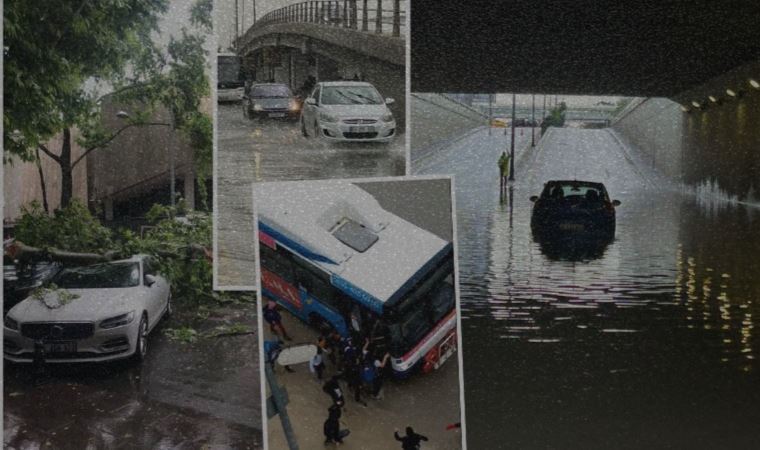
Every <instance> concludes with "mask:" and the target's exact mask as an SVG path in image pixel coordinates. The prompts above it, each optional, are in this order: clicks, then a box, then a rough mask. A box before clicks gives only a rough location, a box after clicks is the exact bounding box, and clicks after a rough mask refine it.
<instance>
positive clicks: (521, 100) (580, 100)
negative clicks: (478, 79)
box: [494, 94, 625, 108]
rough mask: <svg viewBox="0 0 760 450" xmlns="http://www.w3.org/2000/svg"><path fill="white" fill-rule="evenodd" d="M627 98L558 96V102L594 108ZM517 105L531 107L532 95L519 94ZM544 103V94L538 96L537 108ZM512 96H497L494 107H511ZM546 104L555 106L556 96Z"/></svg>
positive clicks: (547, 99)
mask: <svg viewBox="0 0 760 450" xmlns="http://www.w3.org/2000/svg"><path fill="white" fill-rule="evenodd" d="M621 98H625V97H620V96H591V95H557V102H558V103H559V102H565V103H566V104H567V106H569V107H581V108H582V107H593V106H597V104H598V103H599V102H607V103H612V104H613V105H614V104H616V103H617V101H618V100H620V99H621ZM516 100H517V102H516V103H517V105H518V106H525V107H529V106H531V103H532V96H531V95H530V94H518V95H517V99H516ZM543 102H544V95H543V94H536V108H541V107H542V105H543ZM511 104H512V94H496V96H495V98H494V105H511ZM546 104H547V105H554V95H546Z"/></svg>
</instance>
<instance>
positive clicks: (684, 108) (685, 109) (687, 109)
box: [681, 105, 689, 113]
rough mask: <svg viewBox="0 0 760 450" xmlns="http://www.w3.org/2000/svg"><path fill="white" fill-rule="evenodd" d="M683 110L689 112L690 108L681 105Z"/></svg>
mask: <svg viewBox="0 0 760 450" xmlns="http://www.w3.org/2000/svg"><path fill="white" fill-rule="evenodd" d="M681 111H683V112H685V113H687V112H689V108H687V107H685V106H683V105H681Z"/></svg>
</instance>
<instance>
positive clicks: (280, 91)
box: [251, 84, 292, 98]
mask: <svg viewBox="0 0 760 450" xmlns="http://www.w3.org/2000/svg"><path fill="white" fill-rule="evenodd" d="M291 96H292V94H291V93H290V89H289V88H288V87H287V86H285V85H284V84H273V85H261V86H254V87H252V88H251V97H253V98H287V97H291Z"/></svg>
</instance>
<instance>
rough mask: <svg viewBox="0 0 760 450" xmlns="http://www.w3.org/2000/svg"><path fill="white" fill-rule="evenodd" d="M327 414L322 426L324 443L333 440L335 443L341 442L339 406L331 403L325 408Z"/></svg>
mask: <svg viewBox="0 0 760 450" xmlns="http://www.w3.org/2000/svg"><path fill="white" fill-rule="evenodd" d="M327 412H328V414H329V415H328V416H327V420H325V424H324V426H323V432H324V434H325V444H329V443H331V442H335V443H336V444H342V443H343V437H341V435H342V434H343V433H341V432H340V414H341V412H340V406H338V405H332V406H330V407H329V408H328V409H327Z"/></svg>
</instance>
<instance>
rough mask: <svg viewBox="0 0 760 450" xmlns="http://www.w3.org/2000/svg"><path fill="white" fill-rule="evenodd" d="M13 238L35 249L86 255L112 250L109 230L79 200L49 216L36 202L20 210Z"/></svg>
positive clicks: (113, 244)
mask: <svg viewBox="0 0 760 450" xmlns="http://www.w3.org/2000/svg"><path fill="white" fill-rule="evenodd" d="M15 238H16V239H17V240H19V241H21V242H23V243H24V244H26V245H30V246H32V247H38V248H43V249H46V248H55V249H58V250H64V251H71V252H86V253H104V252H107V251H109V250H113V249H114V246H115V243H114V241H113V239H112V236H111V230H109V229H108V228H106V227H104V226H103V225H101V224H100V222H99V221H98V220H97V219H96V218H95V217H93V216H92V214H90V211H89V210H88V209H87V207H86V206H84V205H83V204H82V203H81V202H79V201H78V200H74V201H72V202H71V204H70V205H69V206H68V207H66V208H62V209H59V210H57V211H55V212H54V213H53V215H49V214H47V213H45V211H44V210H43V209H42V207H41V206H40V204H39V203H38V202H32V203H31V204H29V205H28V206H25V207H23V208H22V209H21V218H20V219H19V221H18V223H17V225H16V229H15Z"/></svg>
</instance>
